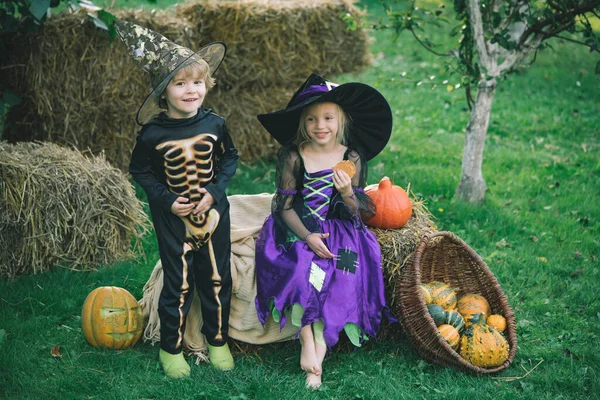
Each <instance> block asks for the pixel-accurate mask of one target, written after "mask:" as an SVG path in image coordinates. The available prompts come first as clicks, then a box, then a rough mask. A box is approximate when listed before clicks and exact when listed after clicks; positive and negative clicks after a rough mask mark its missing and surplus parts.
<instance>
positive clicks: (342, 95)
mask: <svg viewBox="0 0 600 400" xmlns="http://www.w3.org/2000/svg"><path fill="white" fill-rule="evenodd" d="M313 76H314V75H313ZM313 76H311V78H313ZM311 78H309V79H308V80H307V82H309V81H311ZM313 80H314V79H313ZM306 85H307V83H306V82H305V84H304V85H303V87H306ZM301 90H302V87H301V89H300V90H299V91H298V92H296V94H295V95H294V97H296V95H297V94H298V93H299V92H300V91H301ZM292 99H293V98H292ZM324 102H333V103H336V104H338V105H339V106H340V107H341V108H342V109H343V110H344V112H345V113H346V114H347V115H348V117H349V118H350V119H351V125H350V130H349V132H348V137H347V140H348V143H347V144H348V146H349V147H353V148H357V149H360V150H362V152H363V153H364V156H365V157H366V159H367V160H370V159H372V158H374V157H375V156H376V155H377V154H379V153H380V152H381V151H382V150H383V149H384V148H385V146H386V144H387V142H388V141H389V139H390V136H391V133H392V111H391V109H390V105H389V104H388V102H387V100H386V99H385V98H384V97H383V95H382V94H381V93H379V91H377V90H376V89H375V88H373V87H371V86H369V85H366V84H364V83H359V82H350V83H344V84H341V85H339V86H337V87H335V88H333V89H332V90H330V91H329V92H326V93H324V94H322V95H320V96H314V97H310V98H308V99H306V100H304V101H302V102H301V103H299V104H295V105H292V106H290V105H289V104H288V107H287V108H285V109H283V110H279V111H275V112H272V113H268V114H259V115H258V116H257V118H258V120H259V121H260V123H261V124H262V125H263V126H264V127H265V129H266V130H267V131H268V132H269V133H270V134H271V136H273V138H275V140H277V141H278V142H279V143H280V144H281V145H283V146H287V145H289V144H292V143H293V142H294V141H295V140H296V137H297V134H298V125H299V123H300V116H301V114H302V110H303V109H304V108H306V107H307V106H309V105H312V104H316V103H324ZM290 103H292V101H290Z"/></svg>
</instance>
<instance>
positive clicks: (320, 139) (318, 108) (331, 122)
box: [304, 103, 340, 146]
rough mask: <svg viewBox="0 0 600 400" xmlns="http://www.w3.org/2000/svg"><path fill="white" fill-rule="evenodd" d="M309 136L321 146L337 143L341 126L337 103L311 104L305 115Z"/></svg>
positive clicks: (305, 124)
mask: <svg viewBox="0 0 600 400" xmlns="http://www.w3.org/2000/svg"><path fill="white" fill-rule="evenodd" d="M304 126H305V127H306V132H307V133H308V136H309V137H310V139H311V140H312V141H313V143H316V144H318V145H321V146H325V145H332V144H334V143H336V137H337V134H338V130H339V127H340V115H339V108H338V106H337V105H336V104H335V103H319V104H315V105H313V106H310V107H309V108H308V109H307V110H306V113H305V115H304Z"/></svg>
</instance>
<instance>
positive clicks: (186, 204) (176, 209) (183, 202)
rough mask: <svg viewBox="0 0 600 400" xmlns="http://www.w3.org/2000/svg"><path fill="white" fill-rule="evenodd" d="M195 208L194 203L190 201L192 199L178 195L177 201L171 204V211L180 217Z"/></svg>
mask: <svg viewBox="0 0 600 400" xmlns="http://www.w3.org/2000/svg"><path fill="white" fill-rule="evenodd" d="M193 209H194V204H193V203H190V200H189V199H187V198H185V197H181V196H180V197H178V198H177V199H176V200H175V202H174V203H173V204H172V205H171V212H172V213H173V214H175V215H177V216H178V217H185V216H186V215H188V214H189V213H191V212H192V210H193Z"/></svg>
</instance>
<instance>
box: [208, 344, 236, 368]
mask: <svg viewBox="0 0 600 400" xmlns="http://www.w3.org/2000/svg"><path fill="white" fill-rule="evenodd" d="M208 357H209V358H210V363H211V364H212V366H213V367H215V368H216V369H220V370H221V371H229V370H232V369H233V356H232V355H231V351H229V345H228V344H227V343H225V344H224V345H223V346H211V345H210V344H209V345H208Z"/></svg>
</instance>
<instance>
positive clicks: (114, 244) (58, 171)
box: [0, 142, 149, 278]
mask: <svg viewBox="0 0 600 400" xmlns="http://www.w3.org/2000/svg"><path fill="white" fill-rule="evenodd" d="M148 227H149V221H148V218H147V216H146V214H145V213H144V211H143V208H142V203H141V202H140V201H139V200H138V199H137V198H136V196H135V193H134V190H133V188H132V186H131V184H130V183H129V181H128V180H127V178H126V177H125V175H124V174H123V173H122V172H121V171H119V170H118V169H116V168H114V167H111V166H110V164H109V163H108V162H107V161H106V160H104V159H103V158H102V157H86V156H84V155H83V154H82V153H80V152H79V151H75V150H70V149H66V148H64V147H60V146H58V145H56V144H53V143H46V144H40V143H19V144H16V145H11V144H8V143H6V142H0V254H2V257H0V276H4V277H9V278H12V277H14V276H15V275H19V274H26V273H38V272H41V271H44V270H47V269H49V268H51V267H52V266H62V267H67V268H71V269H74V270H80V271H84V270H93V269H95V268H97V267H99V266H101V265H107V264H112V263H114V262H115V261H117V260H123V259H127V258H129V257H132V256H133V251H132V248H131V243H132V240H134V242H135V243H136V244H137V243H138V239H139V238H140V236H141V235H143V234H144V233H145V232H146V230H147V228H148Z"/></svg>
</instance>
